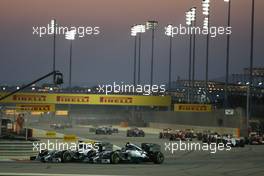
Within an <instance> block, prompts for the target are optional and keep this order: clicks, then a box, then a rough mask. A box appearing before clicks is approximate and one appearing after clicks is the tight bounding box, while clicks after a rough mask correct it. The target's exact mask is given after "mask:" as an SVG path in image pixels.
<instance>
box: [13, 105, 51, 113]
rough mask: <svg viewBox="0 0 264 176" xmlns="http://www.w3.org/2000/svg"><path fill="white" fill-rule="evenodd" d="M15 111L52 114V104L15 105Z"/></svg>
mask: <svg viewBox="0 0 264 176" xmlns="http://www.w3.org/2000/svg"><path fill="white" fill-rule="evenodd" d="M16 110H17V111H30V112H54V111H55V105H54V104H17V105H16Z"/></svg>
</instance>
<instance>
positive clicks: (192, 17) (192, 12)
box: [191, 7, 196, 21]
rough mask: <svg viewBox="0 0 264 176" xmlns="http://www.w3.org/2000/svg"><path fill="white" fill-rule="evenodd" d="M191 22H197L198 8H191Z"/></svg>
mask: <svg viewBox="0 0 264 176" xmlns="http://www.w3.org/2000/svg"><path fill="white" fill-rule="evenodd" d="M191 14H192V16H191V21H195V20H196V7H193V8H191Z"/></svg>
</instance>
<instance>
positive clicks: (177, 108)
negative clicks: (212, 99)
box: [174, 104, 212, 112]
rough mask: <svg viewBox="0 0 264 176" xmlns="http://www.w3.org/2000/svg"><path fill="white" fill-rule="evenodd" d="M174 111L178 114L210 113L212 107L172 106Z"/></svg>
mask: <svg viewBox="0 0 264 176" xmlns="http://www.w3.org/2000/svg"><path fill="white" fill-rule="evenodd" d="M174 111H178V112H211V111H212V105H208V104H174Z"/></svg>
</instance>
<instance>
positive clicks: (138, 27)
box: [136, 24, 146, 33]
mask: <svg viewBox="0 0 264 176" xmlns="http://www.w3.org/2000/svg"><path fill="white" fill-rule="evenodd" d="M136 32H137V33H145V32H146V26H145V25H143V24H138V25H136Z"/></svg>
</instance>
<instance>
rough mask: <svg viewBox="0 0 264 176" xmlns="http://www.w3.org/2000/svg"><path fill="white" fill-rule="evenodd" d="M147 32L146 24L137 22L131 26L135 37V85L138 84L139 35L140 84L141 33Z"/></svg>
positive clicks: (132, 34)
mask: <svg viewBox="0 0 264 176" xmlns="http://www.w3.org/2000/svg"><path fill="white" fill-rule="evenodd" d="M145 32H146V26H145V25H143V24H136V25H134V26H132V27H131V33H130V35H131V36H133V37H135V48H134V79H133V82H134V85H136V56H137V55H136V54H137V36H138V43H139V44H138V84H140V57H141V34H142V33H145Z"/></svg>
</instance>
